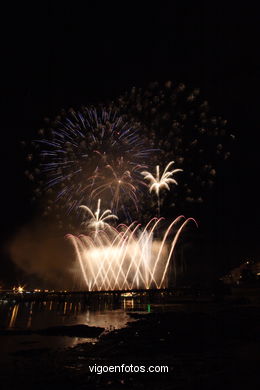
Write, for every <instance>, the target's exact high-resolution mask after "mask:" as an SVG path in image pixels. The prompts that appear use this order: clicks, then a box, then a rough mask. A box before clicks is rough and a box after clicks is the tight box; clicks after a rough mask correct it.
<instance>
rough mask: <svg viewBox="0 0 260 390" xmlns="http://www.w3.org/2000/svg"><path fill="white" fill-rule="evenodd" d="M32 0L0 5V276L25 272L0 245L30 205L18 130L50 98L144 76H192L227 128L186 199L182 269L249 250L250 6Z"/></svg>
mask: <svg viewBox="0 0 260 390" xmlns="http://www.w3.org/2000/svg"><path fill="white" fill-rule="evenodd" d="M232 3H233V2H232ZM37 6H38V7H39V8H36V6H35V8H31V7H30V6H29V5H26V4H22V5H18V7H20V9H19V10H18V9H16V12H15V14H14V13H13V12H12V10H11V9H9V10H8V11H7V13H6V19H7V20H8V23H7V27H8V29H7V30H5V33H6V40H5V45H6V47H5V48H4V52H3V53H2V59H3V62H4V70H3V71H2V91H3V97H4V111H3V113H4V115H3V116H2V121H1V126H2V134H3V135H2V149H3V150H2V153H1V163H2V164H1V165H2V167H3V178H2V191H1V204H2V224H1V227H2V228H1V261H2V268H1V274H0V281H3V282H4V283H6V284H9V283H10V284H12V282H13V281H14V283H16V282H17V281H21V282H23V281H26V279H28V280H30V277H28V276H25V274H24V273H23V272H22V271H20V270H19V269H17V268H16V267H15V266H14V265H13V263H12V262H11V259H10V255H9V254H8V251H7V247H8V245H9V243H10V241H11V240H12V239H13V238H14V237H15V235H16V233H17V232H18V231H19V230H20V228H21V227H22V226H24V225H26V224H27V223H30V222H31V221H32V220H33V219H34V215H35V214H34V213H35V210H34V206H33V205H32V204H31V201H30V197H31V193H30V191H31V189H30V185H29V183H28V182H27V180H26V178H25V177H24V175H23V171H24V167H25V162H24V159H23V153H22V150H21V146H20V143H21V141H22V140H23V139H30V138H33V136H34V135H35V134H36V132H37V130H38V129H39V128H40V126H41V125H42V122H43V119H44V117H46V116H47V117H50V118H53V117H54V116H55V114H56V113H58V112H59V111H60V109H62V108H65V109H68V108H69V107H74V108H77V107H80V106H81V105H82V104H92V103H93V104H95V103H99V102H101V103H102V102H104V101H106V100H110V99H113V98H115V97H117V96H118V95H120V94H121V93H123V92H124V91H125V90H129V88H131V87H132V86H136V87H146V86H147V84H148V83H149V82H152V81H155V80H156V81H160V82H166V81H167V80H172V81H173V82H175V83H178V82H183V83H185V84H186V85H187V87H188V88H189V89H192V88H194V87H196V88H200V90H201V95H202V96H203V97H204V98H205V99H206V100H208V101H209V105H210V108H211V111H212V112H213V113H216V115H220V116H223V117H224V118H225V119H227V121H228V123H229V129H230V130H231V131H232V133H233V134H235V135H236V141H235V143H234V147H233V152H232V156H231V159H230V160H229V161H228V162H227V164H226V166H225V169H223V170H222V171H221V172H220V173H219V175H218V177H217V181H216V183H215V187H214V188H213V191H212V193H211V194H209V196H208V198H207V199H206V201H205V203H204V204H203V207H201V208H200V210H198V209H194V210H192V208H191V210H189V211H190V213H192V214H191V215H189V216H195V217H198V218H199V221H198V222H199V231H198V233H197V234H194V238H193V237H192V240H193V239H194V248H195V253H194V264H193V267H194V268H196V265H197V267H198V270H197V271H196V270H194V275H196V272H200V273H204V274H205V279H207V277H212V274H213V275H215V276H216V277H219V276H220V275H221V274H222V273H225V272H227V271H228V269H229V268H231V267H233V266H235V265H237V264H239V263H240V262H242V261H244V260H247V259H250V260H254V261H258V260H259V249H258V230H259V222H258V198H259V190H258V186H257V174H258V150H257V149H258V143H257V140H258V137H257V135H258V131H259V125H258V122H259V114H258V100H259V96H258V95H259V91H260V75H259V65H260V61H259V58H258V56H257V47H258V46H257V43H258V36H259V33H260V31H259V23H258V22H259V20H258V14H257V11H256V10H254V9H253V8H252V9H250V8H247V9H244V7H242V5H239V4H238V3H233V4H231V3H224V2H223V3H222V2H214V4H213V3H211V4H209V3H207V2H206V1H199V2H196V4H192V3H191V5H189V4H188V3H187V4H178V3H177V2H173V4H172V2H166V3H165V4H164V5H160V7H159V6H158V7H156V6H154V5H151V4H150V5H149V9H146V8H144V9H140V8H138V9H135V8H134V7H133V6H131V5H130V4H129V5H128V7H127V6H126V5H125V7H124V8H123V6H122V7H121V8H116V7H114V6H111V5H108V4H106V5H102V8H101V7H99V6H98V5H87V6H86V8H85V9H84V7H82V5H78V6H74V5H68V4H63V5H62V6H60V5H58V4H51V2H45V3H42V4H41V7H40V6H39V5H37ZM10 8H11V7H10ZM180 211H181V210H180ZM194 214H195V215H194ZM35 261H37V255H36V259H35ZM21 279H22V280H21Z"/></svg>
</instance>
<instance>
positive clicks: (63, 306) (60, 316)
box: [0, 299, 143, 362]
mask: <svg viewBox="0 0 260 390" xmlns="http://www.w3.org/2000/svg"><path fill="white" fill-rule="evenodd" d="M141 306H142V305H140V304H137V303H136V302H134V300H133V299H124V300H122V301H121V302H119V303H118V304H116V305H114V304H112V303H107V302H103V301H102V300H101V301H100V302H98V303H97V302H95V303H92V304H91V305H86V304H84V303H83V302H69V301H64V302H57V301H46V302H37V301H36V302H20V303H15V302H8V301H1V300H0V329H10V330H15V329H19V330H24V329H28V330H37V329H43V328H47V327H51V326H60V325H77V324H83V325H88V326H98V327H101V328H105V329H106V331H110V330H113V329H119V328H122V327H124V326H126V324H127V322H129V321H131V318H130V317H129V316H128V315H127V311H133V310H134V311H139V310H143V307H141ZM97 341H98V340H97V339H90V338H78V337H64V336H43V335H38V334H30V335H17V336H16V335H11V336H0V343H1V353H0V362H1V360H2V358H3V357H4V356H6V354H9V355H10V354H13V353H16V352H17V351H18V352H19V351H21V350H28V349H29V350H32V349H39V348H40V349H42V348H43V349H44V348H45V349H46V348H51V349H53V348H55V349H56V348H64V347H74V346H76V345H77V344H79V343H84V342H92V343H96V342H97Z"/></svg>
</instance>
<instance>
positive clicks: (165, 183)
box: [141, 161, 183, 217]
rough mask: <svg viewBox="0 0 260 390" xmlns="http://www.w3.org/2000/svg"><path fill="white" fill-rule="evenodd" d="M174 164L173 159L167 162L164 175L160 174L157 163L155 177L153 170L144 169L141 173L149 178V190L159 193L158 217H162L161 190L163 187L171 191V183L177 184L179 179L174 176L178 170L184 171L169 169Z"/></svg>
mask: <svg viewBox="0 0 260 390" xmlns="http://www.w3.org/2000/svg"><path fill="white" fill-rule="evenodd" d="M173 164H174V161H171V162H170V163H169V164H167V166H166V168H165V169H164V171H163V174H162V176H160V166H159V165H156V176H155V177H154V176H153V175H152V173H151V172H148V171H143V172H141V174H142V175H143V176H144V180H149V181H150V185H149V191H150V192H152V191H154V192H155V193H156V195H157V199H158V217H160V191H161V190H162V189H166V190H168V191H170V187H169V184H175V185H177V184H178V183H177V181H176V180H175V179H173V178H172V175H174V174H175V173H177V172H183V170H182V169H174V170H173V171H169V168H170V167H171V166H172V165H173Z"/></svg>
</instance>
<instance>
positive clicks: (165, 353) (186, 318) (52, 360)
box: [1, 303, 260, 390]
mask: <svg viewBox="0 0 260 390" xmlns="http://www.w3.org/2000/svg"><path fill="white" fill-rule="evenodd" d="M132 316H133V317H134V318H135V320H136V321H134V322H130V323H129V324H128V326H127V327H126V328H123V329H120V330H115V331H112V332H108V333H102V334H101V336H100V339H99V342H97V343H85V344H80V345H78V346H77V347H74V348H71V349H67V350H60V351H52V350H51V349H49V348H48V346H46V349H43V350H34V351H31V353H28V352H30V351H26V353H24V355H23V354H22V351H20V354H19V356H18V355H17V356H14V359H13V372H15V375H11V372H7V371H6V372H4V373H2V374H1V383H2V387H1V389H3V390H5V389H7V388H8V389H10V388H15V387H17V386H19V383H20V382H21V381H22V382H23V383H24V384H26V388H27V389H28V390H29V389H35V388H37V390H40V389H60V388H62V389H73V390H78V389H90V390H91V389H105V388H110V389H113V390H116V389H148V388H149V389H184V390H185V389H199V390H203V389H210V390H215V389H216V390H219V389H230V390H233V389H234V390H235V389H236V390H237V389H250V390H251V389H255V388H260V381H259V364H260V352H259V351H260V310H259V306H258V305H257V306H253V305H235V304H223V303H220V304H215V305H212V304H205V305H204V306H200V307H198V308H194V307H193V308H190V307H188V306H187V310H177V309H176V308H175V309H172V310H168V311H165V312H161V313H150V314H132ZM21 357H22V359H21ZM122 364H125V365H127V366H131V365H132V366H137V365H138V366H141V365H142V366H144V367H146V368H148V367H150V366H168V372H164V373H151V372H142V373H141V372H139V373H134V372H129V373H125V372H123V373H119V372H117V373H111V372H110V373H109V372H108V373H102V374H98V373H97V372H90V369H89V366H93V365H96V366H111V365H115V366H121V365H122Z"/></svg>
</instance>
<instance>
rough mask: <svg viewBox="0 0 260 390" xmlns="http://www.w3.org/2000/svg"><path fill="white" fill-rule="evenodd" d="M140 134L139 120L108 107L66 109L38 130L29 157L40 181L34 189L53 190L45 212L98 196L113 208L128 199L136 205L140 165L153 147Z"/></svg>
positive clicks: (74, 206) (127, 203)
mask: <svg viewBox="0 0 260 390" xmlns="http://www.w3.org/2000/svg"><path fill="white" fill-rule="evenodd" d="M140 133H141V132H140V125H139V124H138V123H137V122H135V121H132V120H131V119H126V116H120V115H119V114H118V112H117V111H116V110H115V109H114V110H113V109H112V108H111V107H110V108H109V109H107V110H106V109H105V108H100V109H95V108H83V109H82V110H80V111H74V110H70V112H69V114H68V115H66V114H65V113H63V114H62V115H60V116H58V117H57V118H56V119H55V121H53V122H51V123H50V124H49V126H48V127H47V129H44V130H41V131H40V136H41V138H40V139H37V140H35V141H34V147H35V148H36V153H34V154H30V160H33V159H34V160H35V161H36V163H37V164H38V168H37V173H38V176H39V178H40V183H41V184H42V185H41V187H40V188H37V189H36V190H35V191H36V194H37V193H39V194H40V193H42V192H45V193H47V194H50V195H51V198H50V199H49V205H48V206H47V209H46V212H47V211H48V209H53V208H57V209H64V208H65V210H66V212H67V214H69V213H70V212H71V211H72V210H78V209H79V206H80V205H81V204H87V205H88V206H91V203H92V201H93V200H95V199H97V198H98V197H100V195H102V199H103V203H104V204H105V205H107V206H108V207H111V208H112V210H113V211H115V212H118V211H119V209H122V208H123V207H126V206H129V207H130V206H131V203H133V204H134V206H135V208H138V205H137V192H138V191H139V189H138V188H137V187H136V186H137V185H139V184H140V183H141V181H142V176H141V174H140V173H139V170H140V168H144V167H145V166H144V165H143V163H144V162H145V161H146V160H147V157H148V156H149V155H150V153H151V152H152V150H151V149H150V148H149V145H146V143H145V140H144V138H142V137H141V134H140ZM34 155H35V156H36V157H35V158H34ZM27 175H28V176H32V173H30V172H27ZM53 193H54V194H53ZM52 202H53V203H52ZM51 203H52V205H50V204H51Z"/></svg>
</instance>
